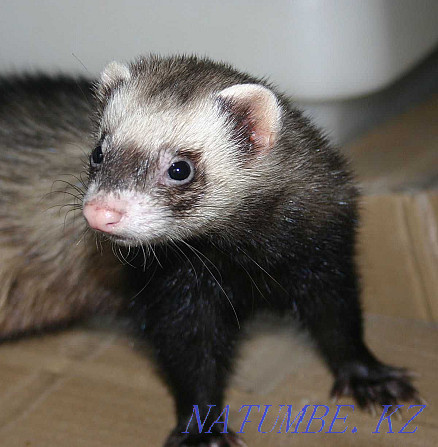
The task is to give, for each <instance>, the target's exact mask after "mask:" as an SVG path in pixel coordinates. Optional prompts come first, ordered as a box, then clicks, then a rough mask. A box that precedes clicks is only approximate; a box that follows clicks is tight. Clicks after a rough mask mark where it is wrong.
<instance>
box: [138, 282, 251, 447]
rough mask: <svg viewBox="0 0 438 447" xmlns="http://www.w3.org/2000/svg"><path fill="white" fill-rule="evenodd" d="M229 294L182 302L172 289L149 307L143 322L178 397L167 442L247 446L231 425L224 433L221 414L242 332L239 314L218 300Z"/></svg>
mask: <svg viewBox="0 0 438 447" xmlns="http://www.w3.org/2000/svg"><path fill="white" fill-rule="evenodd" d="M181 290H185V289H184V288H183V287H181ZM224 299H225V298H224V297H223V296H218V293H217V292H216V293H212V294H211V295H210V296H209V297H208V299H207V298H205V299H199V298H198V297H196V298H194V299H193V301H191V297H188V299H187V301H186V302H184V303H182V302H181V301H183V300H182V299H181V298H180V297H178V296H172V297H171V296H170V295H169V294H167V295H166V296H165V297H164V296H163V300H160V302H159V306H156V307H151V308H149V310H148V312H147V321H146V324H144V325H143V327H145V331H146V333H147V334H146V335H148V337H149V339H150V340H151V342H152V346H153V347H154V349H155V353H156V358H157V360H158V363H159V365H160V366H161V368H162V370H163V372H164V373H165V376H166V378H167V381H168V384H169V386H170V388H171V390H172V391H173V394H174V397H175V401H176V412H177V426H176V428H175V429H174V430H173V431H172V433H171V435H170V436H169V438H168V440H167V442H166V444H165V446H166V447H174V446H186V445H190V446H204V447H207V446H212V447H213V446H224V447H225V446H236V445H239V446H243V445H244V444H243V443H242V441H240V440H239V439H238V438H237V436H235V435H234V434H233V433H231V432H230V430H229V429H228V430H227V431H228V433H222V432H223V431H224V428H225V429H227V428H228V427H226V426H224V424H223V423H220V422H221V420H220V419H218V418H219V416H220V415H221V412H222V410H223V408H222V407H223V399H224V390H225V386H226V383H227V377H228V371H229V369H230V365H231V363H232V358H233V354H234V346H235V342H236V338H237V336H238V332H239V326H238V325H237V322H236V319H235V318H234V314H233V313H232V312H231V314H230V313H229V312H223V309H220V308H219V307H220V306H218V305H217V303H218V302H219V303H221V306H223V305H224ZM195 300H196V302H194V301H195ZM178 301H179V303H178ZM224 314H225V316H224ZM228 319H231V320H230V321H228ZM195 405H196V407H194V406H195ZM196 412H198V418H197V414H196ZM198 419H199V420H200V421H201V422H202V424H203V427H202V429H201V432H202V433H200V430H199V425H198ZM215 421H217V422H216V423H215Z"/></svg>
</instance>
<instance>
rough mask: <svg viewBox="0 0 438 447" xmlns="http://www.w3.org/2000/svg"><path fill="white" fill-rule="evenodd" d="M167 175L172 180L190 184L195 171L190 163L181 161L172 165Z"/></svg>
mask: <svg viewBox="0 0 438 447" xmlns="http://www.w3.org/2000/svg"><path fill="white" fill-rule="evenodd" d="M167 173H168V174H169V177H170V178H171V179H172V180H176V181H177V182H184V183H188V182H189V181H190V180H192V178H193V175H194V169H193V166H192V164H191V163H189V162H188V161H185V160H180V161H175V162H174V163H172V164H171V165H170V168H169V169H168V170H167Z"/></svg>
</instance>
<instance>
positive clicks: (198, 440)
mask: <svg viewBox="0 0 438 447" xmlns="http://www.w3.org/2000/svg"><path fill="white" fill-rule="evenodd" d="M164 447H247V446H246V444H245V443H244V442H243V441H242V440H241V439H240V438H239V437H238V436H237V435H235V434H234V433H224V434H222V433H196V434H191V433H189V434H184V433H179V432H176V431H174V432H173V433H172V434H171V435H170V436H169V437H168V438H167V441H166V443H165V444H164Z"/></svg>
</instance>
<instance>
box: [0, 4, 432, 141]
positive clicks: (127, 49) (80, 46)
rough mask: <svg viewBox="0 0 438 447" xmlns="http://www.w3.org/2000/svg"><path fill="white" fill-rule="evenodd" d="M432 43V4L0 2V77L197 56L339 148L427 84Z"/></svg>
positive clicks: (421, 94) (91, 72) (425, 90)
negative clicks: (251, 84) (304, 120)
mask: <svg viewBox="0 0 438 447" xmlns="http://www.w3.org/2000/svg"><path fill="white" fill-rule="evenodd" d="M437 43H438V1H436V0H365V1H351V0H270V1H261V0H260V1H258V0H221V1H205V0H185V1H179V0H161V1H156V0H125V1H123V2H121V1H118V0H94V1H89V0H76V1H62V0H61V1H59V0H58V1H56V0H39V1H32V0H15V1H2V2H1V3H0V72H2V73H4V72H10V71H23V70H27V71H35V70H44V71H51V72H58V71H63V72H69V73H80V74H83V75H85V76H93V77H94V76H96V75H97V74H98V73H99V71H100V70H101V69H102V67H103V66H104V65H105V64H106V63H107V62H109V61H111V60H120V61H124V60H128V61H129V60H131V59H132V58H134V57H136V56H138V55H141V54H147V53H149V52H154V53H160V54H173V53H197V54H200V55H207V56H210V57H212V58H214V59H218V60H223V61H227V62H230V63H232V64H233V65H235V66H236V67H237V68H239V69H241V70H243V71H248V72H250V73H251V74H255V75H258V76H263V77H267V78H268V79H269V80H271V81H272V82H273V83H274V84H276V85H277V86H278V87H279V88H280V89H281V90H283V91H285V92H286V93H287V94H289V95H290V96H291V97H292V98H293V99H294V100H295V101H296V102H297V103H298V104H299V105H300V106H301V107H302V108H303V109H305V110H306V111H307V113H309V114H310V115H311V116H312V117H314V119H315V120H316V121H317V122H318V123H319V124H320V125H321V126H322V127H324V128H325V129H326V131H327V132H328V133H329V135H330V136H331V138H332V140H333V141H334V142H336V143H339V144H344V143H347V142H350V141H352V140H353V139H354V138H356V137H357V136H358V135H360V134H362V133H364V132H365V131H367V130H369V129H370V128H372V127H373V126H375V125H376V124H378V123H380V122H382V121H384V120H385V119H388V118H389V117H391V116H393V115H394V114H397V113H400V112H401V111H404V110H406V109H407V108H409V107H410V106H412V105H413V104H415V103H417V102H419V101H421V100H422V99H424V98H426V97H427V96H429V95H430V94H431V93H432V92H434V91H437V90H438V55H437V52H436V51H435V52H434V49H435V48H436V45H437Z"/></svg>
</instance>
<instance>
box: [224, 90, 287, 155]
mask: <svg viewBox="0 0 438 447" xmlns="http://www.w3.org/2000/svg"><path fill="white" fill-rule="evenodd" d="M219 98H221V99H222V100H224V102H225V106H226V109H229V110H230V111H231V114H232V115H233V118H234V120H235V122H236V126H237V129H238V131H239V133H244V134H245V135H246V136H247V137H248V138H249V141H250V143H251V144H252V147H254V148H255V150H256V151H257V152H265V151H269V150H270V149H271V148H272V147H273V146H274V145H275V143H276V141H277V137H278V133H279V131H280V128H281V107H280V104H279V103H278V100H277V97H276V96H275V95H274V93H272V91H271V90H269V89H268V88H266V87H264V86H262V85H259V84H237V85H233V86H232V87H228V88H226V89H224V90H222V91H221V92H220V93H219Z"/></svg>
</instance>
